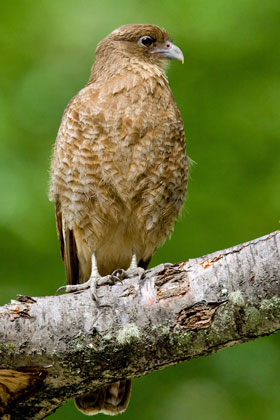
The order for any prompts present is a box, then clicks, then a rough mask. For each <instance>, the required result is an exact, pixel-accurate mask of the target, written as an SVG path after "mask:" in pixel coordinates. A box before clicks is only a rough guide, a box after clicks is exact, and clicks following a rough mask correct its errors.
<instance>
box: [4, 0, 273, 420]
mask: <svg viewBox="0 0 280 420" xmlns="http://www.w3.org/2000/svg"><path fill="white" fill-rule="evenodd" d="M0 20H1V25H0V47H1V55H0V62H1V63H0V64H1V65H0V90H1V96H0V162H1V163H0V184H1V206H0V230H1V232H0V234H1V244H2V247H1V266H0V275H1V279H2V286H1V296H0V298H1V304H3V303H5V302H7V301H8V300H9V299H11V298H13V297H15V295H16V293H22V294H27V295H32V296H36V295H49V294H53V293H54V291H55V290H56V288H57V287H58V286H60V285H61V284H63V283H64V270H63V265H62V263H61V261H60V255H59V248H58V241H57V238H56V232H55V219H54V208H53V204H52V203H49V202H48V198H47V190H48V177H49V175H48V170H49V162H50V155H51V149H52V145H53V143H54V140H55V137H56V132H57V129H58V126H59V122H60V119H61V116H62V112H63V110H64V108H65V107H66V105H67V103H68V102H69V100H70V98H71V97H72V96H73V95H75V94H76V92H77V91H78V90H79V89H80V88H82V87H83V85H84V84H85V83H86V81H87V79H88V76H89V70H90V67H91V64H92V62H93V59H94V50H95V47H96V44H97V43H98V41H100V40H101V39H102V38H104V37H105V36H106V35H107V34H108V33H109V32H111V31H112V30H113V29H115V28H117V27H118V26H120V25H123V24H125V23H154V24H158V25H160V26H163V27H165V28H166V29H168V31H169V32H170V34H171V36H172V38H173V39H174V41H175V42H176V43H177V45H179V46H180V48H181V49H182V50H183V52H184V55H185V65H184V66H182V65H180V64H179V63H172V65H171V67H170V70H169V80H170V84H171V87H172V90H173V92H174V95H175V98H176V101H177V103H178V105H179V108H180V109H181V112H182V115H183V119H184V123H185V127H186V135H187V149H188V153H189V155H190V156H191V158H192V159H193V160H194V161H195V162H196V163H197V164H195V165H193V167H192V172H191V179H190V182H189V192H188V198H187V202H186V206H185V211H184V212H183V215H182V216H181V218H180V221H179V222H178V224H177V226H176V229H175V232H174V235H173V237H172V240H171V241H169V240H168V241H167V242H166V244H165V245H164V247H162V248H161V249H160V250H159V251H158V252H157V254H156V256H155V257H154V258H153V261H152V264H153V265H155V264H158V263H160V262H163V261H171V262H172V261H173V262H176V261H180V260H184V259H187V258H188V257H194V256H200V255H203V254H205V253H208V252H211V251H215V250H218V249H223V248H225V247H228V246H231V245H234V244H237V243H240V242H243V241H247V240H250V239H253V238H255V237H258V236H261V235H264V234H266V233H269V232H271V231H274V230H276V229H278V228H279V219H280V194H279V184H280V142H279V139H280V118H279V109H280V54H279V43H280V2H279V0H268V1H266V2H264V1H261V0H245V1H244V0H234V1H233V0H228V1H224V0H212V1H210V0H208V1H207V0H189V1H185V0H184V1H183V0H177V1H176V2H170V1H167V0H154V1H153V2H150V1H149V2H148V1H146V0H142V1H137V0H130V1H125V0H118V1H115V0H105V1H103V2H101V1H95V0H81V1H74V0H60V1H54V0H48V1H46V0H43V1H37V2H35V1H34V0H33V1H31V0H21V1H15V0H10V1H9V2H5V1H3V2H1V16H0ZM279 370H280V352H279V337H277V336H274V337H269V338H266V339H260V340H258V341H256V342H251V343H248V344H246V345H243V346H237V347H234V348H232V349H228V350H226V351H223V352H220V353H218V354H217V355H215V356H211V357H209V358H201V359H198V360H194V361H192V362H189V363H185V364H180V365H178V366H176V367H172V368H168V369H166V370H164V371H161V372H157V373H154V374H151V375H149V376H148V377H145V378H141V379H138V380H135V381H134V384H133V385H134V390H133V393H132V400H131V404H130V406H129V409H128V411H127V412H126V413H125V414H124V415H122V419H135V420H137V419H143V418H144V419H146V420H158V419H160V420H170V419H180V420H181V419H188V420H201V419H207V420H220V419H221V420H222V419H223V420H224V419H227V420H239V419H250V418H254V419H258V420H262V419H265V420H274V419H275V420H276V419H279V418H280V400H279V392H280V385H279V378H278V376H279V374H278V373H279ZM69 417H71V419H82V418H84V416H83V415H82V414H80V413H79V412H78V411H76V410H75V409H74V407H73V403H72V402H70V403H68V404H66V405H65V406H64V407H63V408H61V409H59V410H58V411H57V412H56V413H55V414H54V415H52V416H51V418H52V419H61V420H62V419H67V418H69Z"/></svg>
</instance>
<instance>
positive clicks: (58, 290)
mask: <svg viewBox="0 0 280 420" xmlns="http://www.w3.org/2000/svg"><path fill="white" fill-rule="evenodd" d="M66 289H67V286H60V287H59V288H58V289H57V290H56V292H55V295H56V296H57V295H58V294H59V293H60V292H61V291H62V290H65V291H66Z"/></svg>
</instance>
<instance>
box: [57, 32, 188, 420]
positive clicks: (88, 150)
mask: <svg viewBox="0 0 280 420" xmlns="http://www.w3.org/2000/svg"><path fill="white" fill-rule="evenodd" d="M170 60H179V61H181V62H183V61H184V56H183V53H182V51H181V50H180V48H179V47H178V46H176V45H175V44H174V43H173V42H172V41H171V40H170V37H169V34H168V32H167V31H166V30H165V29H163V28H160V27H158V26H156V25H151V24H127V25H124V26H121V27H120V28H118V29H116V30H114V31H113V32H111V33H110V34H109V35H108V36H107V37H106V38H104V39H103V40H102V41H101V42H100V43H99V44H98V46H97V49H96V55H95V61H94V63H93V66H92V68H91V74H90V78H89V81H88V83H87V84H86V86H85V87H84V88H83V89H81V90H80V91H79V92H78V93H77V95H76V96H74V98H73V99H72V100H71V101H70V103H69V104H68V106H67V107H66V109H65V111H64V113H63V116H62V120H61V124H60V127H59V130H58V134H57V137H56V141H55V145H54V149H53V156H52V163H51V171H50V172H51V177H50V189H49V197H50V200H52V201H54V202H55V213H56V227H57V233H58V238H59V241H60V249H61V254H62V258H63V261H64V265H65V272H66V281H67V286H65V290H66V292H72V291H76V290H80V289H82V288H86V287H90V289H91V292H92V296H93V299H94V300H95V302H96V304H98V296H97V287H98V284H99V281H101V279H102V278H104V276H108V275H112V273H113V277H114V278H115V277H116V276H114V273H117V271H118V270H121V271H123V272H125V271H129V270H130V269H135V268H136V267H139V269H142V270H143V269H146V268H147V267H148V265H149V262H150V260H151V258H152V256H153V254H154V253H155V251H156V250H157V248H158V247H159V246H160V245H161V244H163V242H164V241H165V239H166V238H167V237H168V235H170V234H171V233H172V231H173V229H174V225H175V223H176V221H177V218H178V216H179V213H180V211H181V209H182V207H183V204H184V200H185V196H186V190H187V182H188V167H189V165H188V161H189V160H188V157H187V154H186V145H185V134H184V125H183V120H182V117H181V114H180V111H179V109H178V107H177V105H176V103H175V100H174V97H173V94H172V92H171V89H170V87H169V83H168V79H167V76H166V70H167V67H168V63H169V62H170ZM130 393H131V382H130V380H129V379H126V378H124V379H120V380H119V381H116V382H114V383H112V384H109V385H106V386H104V387H102V388H100V389H98V390H96V391H93V392H89V393H87V394H84V395H81V396H78V397H76V398H75V404H76V407H77V408H78V409H79V410H80V411H82V412H83V413H84V414H87V415H93V414H97V413H100V412H102V413H104V414H109V415H115V414H118V413H121V412H123V411H125V410H126V408H127V406H128V403H129V399H130Z"/></svg>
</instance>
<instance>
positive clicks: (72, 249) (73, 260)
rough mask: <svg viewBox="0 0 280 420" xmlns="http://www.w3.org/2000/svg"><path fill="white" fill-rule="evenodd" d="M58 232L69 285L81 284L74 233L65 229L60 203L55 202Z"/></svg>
mask: <svg viewBox="0 0 280 420" xmlns="http://www.w3.org/2000/svg"><path fill="white" fill-rule="evenodd" d="M55 217H56V230H57V235H58V239H59V243H60V251H61V256H62V259H63V261H64V265H65V273H66V281H67V284H76V283H79V260H78V256H77V247H76V242H75V237H74V233H73V231H72V230H70V229H64V228H63V221H62V214H61V209H60V202H59V200H58V199H57V200H56V202H55Z"/></svg>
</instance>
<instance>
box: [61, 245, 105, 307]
mask: <svg viewBox="0 0 280 420" xmlns="http://www.w3.org/2000/svg"><path fill="white" fill-rule="evenodd" d="M102 278H104V279H106V278H107V277H101V276H100V274H99V272H98V268H97V262H96V257H95V253H94V252H93V254H92V256H91V273H90V278H89V279H88V281H86V282H85V283H80V284H67V285H66V286H61V287H59V288H58V289H57V291H56V293H58V292H60V291H61V290H65V292H66V293H73V292H81V291H83V290H86V289H89V288H90V291H91V294H92V297H93V299H94V300H95V301H96V302H97V296H96V288H97V283H98V281H99V280H100V279H102Z"/></svg>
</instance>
